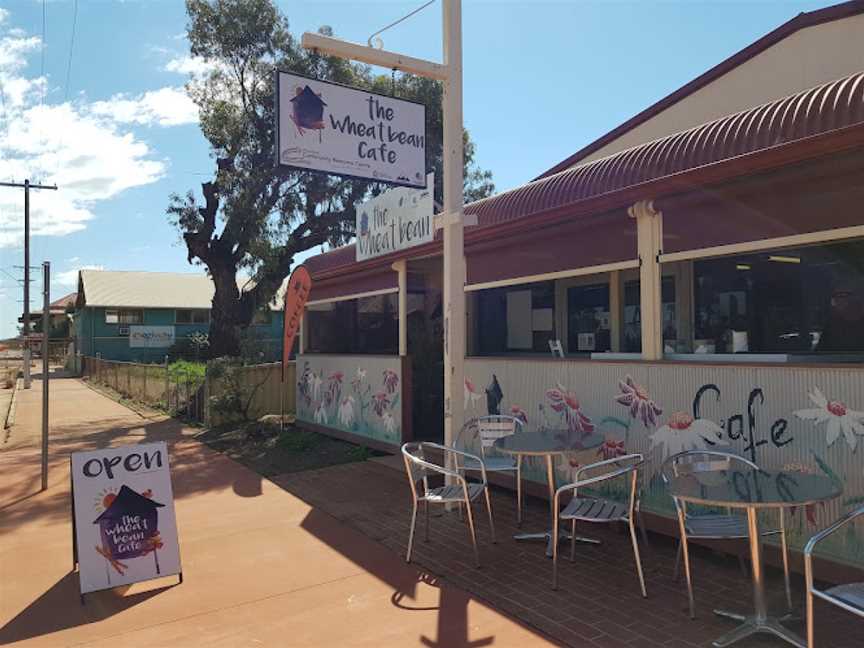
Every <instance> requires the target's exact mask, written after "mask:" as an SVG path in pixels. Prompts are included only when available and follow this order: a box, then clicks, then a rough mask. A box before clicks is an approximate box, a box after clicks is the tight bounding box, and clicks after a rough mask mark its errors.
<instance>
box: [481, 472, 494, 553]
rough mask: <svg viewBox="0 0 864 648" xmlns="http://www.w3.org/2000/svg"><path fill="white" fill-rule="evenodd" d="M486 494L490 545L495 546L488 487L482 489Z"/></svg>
mask: <svg viewBox="0 0 864 648" xmlns="http://www.w3.org/2000/svg"><path fill="white" fill-rule="evenodd" d="M483 492H484V493H485V494H486V511H487V512H488V513H489V528H490V529H491V530H492V544H495V543H496V542H497V540H496V539H495V520H493V519H492V499H491V498H490V497H489V487H488V486H487V487H486V488H484V489H483Z"/></svg>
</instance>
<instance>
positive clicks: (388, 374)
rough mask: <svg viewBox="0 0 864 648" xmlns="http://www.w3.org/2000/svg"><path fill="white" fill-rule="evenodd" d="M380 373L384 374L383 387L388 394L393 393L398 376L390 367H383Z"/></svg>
mask: <svg viewBox="0 0 864 648" xmlns="http://www.w3.org/2000/svg"><path fill="white" fill-rule="evenodd" d="M382 373H383V375H384V380H383V385H384V389H385V390H387V393H388V394H393V393H395V392H396V387H397V386H398V385H399V376H398V375H396V372H395V371H393V370H392V369H385V370H384V371H383V372H382Z"/></svg>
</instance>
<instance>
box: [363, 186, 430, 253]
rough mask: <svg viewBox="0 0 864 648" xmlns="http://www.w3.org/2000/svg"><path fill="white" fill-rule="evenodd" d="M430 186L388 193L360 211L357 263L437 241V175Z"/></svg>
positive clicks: (399, 189)
mask: <svg viewBox="0 0 864 648" xmlns="http://www.w3.org/2000/svg"><path fill="white" fill-rule="evenodd" d="M426 183H427V184H426V186H427V187H428V189H406V188H398V189H391V190H389V191H385V192H384V193H382V194H381V195H380V196H376V197H375V198H373V199H372V200H370V201H369V202H367V203H364V204H363V205H361V206H359V207H358V208H357V230H356V231H357V245H356V250H357V261H363V260H364V259H371V258H373V257H377V256H381V255H383V254H388V253H389V252H395V251H396V250H404V249H406V248H410V247H414V246H415V245H420V244H421V243H428V242H429V241H431V240H433V238H434V237H435V230H434V227H433V223H432V212H433V202H432V187H434V186H435V176H434V174H432V173H430V174H429V176H428V177H427V180H426Z"/></svg>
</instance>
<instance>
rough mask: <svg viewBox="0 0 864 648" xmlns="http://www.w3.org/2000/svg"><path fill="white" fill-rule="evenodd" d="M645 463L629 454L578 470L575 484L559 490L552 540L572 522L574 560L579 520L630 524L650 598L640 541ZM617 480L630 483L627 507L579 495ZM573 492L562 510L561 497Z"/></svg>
mask: <svg viewBox="0 0 864 648" xmlns="http://www.w3.org/2000/svg"><path fill="white" fill-rule="evenodd" d="M644 461H645V459H644V457H643V456H642V455H641V454H629V455H624V456H621V457H616V458H615V459H607V460H605V461H598V462H597V463H593V464H589V465H587V466H582V467H581V468H578V469H577V470H576V473H575V474H574V479H575V481H574V482H573V483H572V484H567V485H565V486H562V487H561V488H559V489H558V490H556V491H555V500H554V506H553V511H554V522H553V526H552V537H553V538H557V537H558V530H559V525H560V522H561V521H565V522H566V521H567V520H570V521H571V529H570V533H571V536H570V560H573V559H574V557H575V553H576V522H577V521H579V522H593V523H597V522H624V523H626V524H627V526H628V527H629V528H630V541H631V542H632V543H633V557H634V558H635V559H636V573H637V574H638V576H639V586H640V587H641V588H642V596H643V597H646V598H647V596H648V592H647V591H646V590H645V576H644V574H643V573H642V559H641V557H640V556H639V543H638V541H637V540H636V509H637V506H638V500H637V492H638V489H637V483H638V481H639V466H641V465H642V463H644ZM600 469H602V470H603V471H604V472H602V473H601V474H599V475H598V474H596V471H597V470H600ZM586 473H587V475H586V477H585V478H584V479H583V478H582V475H583V474H586ZM592 475H593V476H592ZM615 479H623V480H624V481H625V482H629V483H627V491H628V497H627V502H626V504H622V503H620V502H616V501H613V500H609V499H605V498H602V497H594V496H592V495H590V494H589V495H581V496H580V495H579V489H580V488H587V487H594V488H596V487H598V486H600V485H601V484H604V483H607V482H610V481H612V480H615ZM570 491H572V493H573V497H572V499H571V500H570V502H569V503H568V504H567V506H565V507H564V510H563V511H559V509H560V500H561V496H562V495H563V494H564V493H567V492H570ZM552 589H558V543H557V542H553V543H552Z"/></svg>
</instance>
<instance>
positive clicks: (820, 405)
mask: <svg viewBox="0 0 864 648" xmlns="http://www.w3.org/2000/svg"><path fill="white" fill-rule="evenodd" d="M808 397H809V398H810V401H811V402H812V403H813V404H814V405H816V407H814V408H810V409H800V410H796V411H795V412H793V413H794V414H795V416H797V417H798V418H799V419H801V420H803V421H813V422H814V425H817V426H818V425H821V424H822V423H826V424H827V425H826V426H825V432H826V439H825V440H826V441H827V442H828V445H829V447H830V446H832V445H834V442H835V441H837V439H839V438H840V435H841V434H842V435H843V438H844V439H846V445H848V446H849V448H850V449H851V450H852V451H853V452H854V451H855V449H856V446H857V445H858V437H857V436H856V435H858V436H864V412H857V411H855V410H852V409H849V408H848V407H847V406H846V404H845V403H843V402H842V401H839V400H828V399H827V398H826V397H825V395H824V394H823V393H822V391H821V390H820V389H819V388H818V387H814V388H813V391H811V392H810V393H809V394H808Z"/></svg>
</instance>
